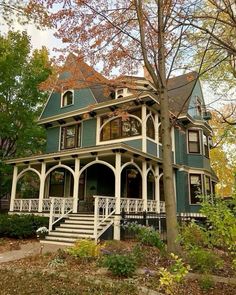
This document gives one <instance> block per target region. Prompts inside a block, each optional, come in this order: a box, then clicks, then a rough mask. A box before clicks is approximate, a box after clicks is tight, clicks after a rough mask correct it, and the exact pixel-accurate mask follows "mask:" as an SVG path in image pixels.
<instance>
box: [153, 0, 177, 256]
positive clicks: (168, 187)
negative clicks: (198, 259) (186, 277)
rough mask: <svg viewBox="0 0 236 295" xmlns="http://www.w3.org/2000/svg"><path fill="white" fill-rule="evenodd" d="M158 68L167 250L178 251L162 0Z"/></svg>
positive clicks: (160, 0) (159, 3)
mask: <svg viewBox="0 0 236 295" xmlns="http://www.w3.org/2000/svg"><path fill="white" fill-rule="evenodd" d="M158 6H159V10H158V26H159V28H158V31H159V42H158V43H159V49H158V70H159V74H160V80H161V85H160V88H159V97H160V103H161V132H162V151H163V153H162V157H163V183H164V195H165V208H166V227H167V250H168V252H176V251H178V245H177V242H176V238H177V235H178V228H177V216H176V200H175V192H174V182H173V181H174V178H173V168H172V145H171V124H170V114H169V101H168V92H167V81H166V69H165V51H164V49H165V48H164V28H163V1H162V0H158Z"/></svg>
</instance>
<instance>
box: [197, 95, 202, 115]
mask: <svg viewBox="0 0 236 295" xmlns="http://www.w3.org/2000/svg"><path fill="white" fill-rule="evenodd" d="M196 115H197V116H202V102H201V100H200V99H198V98H197V100H196Z"/></svg>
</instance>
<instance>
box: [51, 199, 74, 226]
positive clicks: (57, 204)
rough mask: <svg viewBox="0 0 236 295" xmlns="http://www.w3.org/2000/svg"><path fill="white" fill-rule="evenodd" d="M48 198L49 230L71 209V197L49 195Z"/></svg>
mask: <svg viewBox="0 0 236 295" xmlns="http://www.w3.org/2000/svg"><path fill="white" fill-rule="evenodd" d="M50 199H51V205H50V215H49V231H51V230H52V228H53V225H54V224H55V223H56V222H57V221H59V220H61V219H62V218H64V217H66V216H67V215H68V214H69V213H71V212H72V210H73V198H56V197H51V198H50Z"/></svg>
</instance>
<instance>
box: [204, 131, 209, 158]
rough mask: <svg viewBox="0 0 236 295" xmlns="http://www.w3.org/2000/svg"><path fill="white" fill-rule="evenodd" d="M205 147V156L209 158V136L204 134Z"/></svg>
mask: <svg viewBox="0 0 236 295" xmlns="http://www.w3.org/2000/svg"><path fill="white" fill-rule="evenodd" d="M203 145H204V156H206V157H207V158H209V145H208V136H206V135H205V134H203Z"/></svg>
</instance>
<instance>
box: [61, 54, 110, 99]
mask: <svg viewBox="0 0 236 295" xmlns="http://www.w3.org/2000/svg"><path fill="white" fill-rule="evenodd" d="M109 84H110V82H109V80H108V79H107V78H105V77H104V76H103V75H101V74H100V73H98V72H97V71H96V70H94V69H93V68H92V67H91V66H89V65H88V64H86V63H85V62H84V61H83V59H82V58H80V57H77V56H75V55H74V54H72V53H70V54H69V55H68V57H67V59H66V62H65V65H64V67H63V69H62V70H61V74H60V76H59V79H58V80H57V82H56V86H55V89H60V90H61V89H62V88H73V89H83V88H89V89H90V90H91V91H92V93H93V95H94V97H95V99H96V100H97V102H102V101H106V100H109V99H111V98H110V97H109V94H110V92H111V91H110V86H109Z"/></svg>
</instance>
